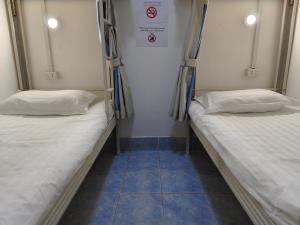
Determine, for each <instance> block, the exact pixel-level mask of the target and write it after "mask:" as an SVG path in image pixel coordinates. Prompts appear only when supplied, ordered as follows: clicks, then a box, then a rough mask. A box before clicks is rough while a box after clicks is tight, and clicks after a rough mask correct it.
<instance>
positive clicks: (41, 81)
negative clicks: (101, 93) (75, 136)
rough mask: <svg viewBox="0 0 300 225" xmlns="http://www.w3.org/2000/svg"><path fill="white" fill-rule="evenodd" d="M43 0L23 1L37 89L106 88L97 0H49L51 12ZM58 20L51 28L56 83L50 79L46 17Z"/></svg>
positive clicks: (29, 50)
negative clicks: (45, 28)
mask: <svg viewBox="0 0 300 225" xmlns="http://www.w3.org/2000/svg"><path fill="white" fill-rule="evenodd" d="M42 2H43V1H40V0H24V1H22V11H23V18H24V25H25V33H26V40H27V45H28V56H29V61H30V72H31V77H32V80H33V87H34V88H36V89H63V88H65V89H67V88H69V89H71V88H73V89H75V88H76V89H88V90H100V89H103V81H102V75H101V74H102V58H101V45H100V43H99V37H98V29H97V20H96V8H95V5H96V3H95V0H64V1H61V0H47V1H46V7H47V12H48V15H44V13H43V11H42ZM47 17H48V18H49V17H54V18H57V19H58V20H59V23H60V26H59V28H58V29H57V30H50V45H51V46H50V49H51V52H52V55H53V59H54V68H55V71H57V72H58V73H59V77H60V79H59V80H58V81H57V82H53V81H52V82H51V81H48V80H47V79H46V78H45V72H46V71H48V68H49V67H48V59H47V48H46V44H45V32H44V27H45V25H46V23H47V19H46V18H47Z"/></svg>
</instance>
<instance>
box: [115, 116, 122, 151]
mask: <svg viewBox="0 0 300 225" xmlns="http://www.w3.org/2000/svg"><path fill="white" fill-rule="evenodd" d="M116 147H117V154H118V155H119V154H120V153H121V143H120V132H119V121H118V120H117V126H116Z"/></svg>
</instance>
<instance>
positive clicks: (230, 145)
mask: <svg viewBox="0 0 300 225" xmlns="http://www.w3.org/2000/svg"><path fill="white" fill-rule="evenodd" d="M190 116H191V119H192V120H193V122H194V123H195V125H196V126H197V127H198V128H199V129H200V130H201V131H202V132H203V134H204V135H205V137H206V138H207V139H208V140H209V141H210V143H211V144H212V146H213V147H214V148H215V150H216V151H217V152H218V153H219V155H220V156H221V157H222V159H223V160H224V162H225V163H226V165H227V166H228V167H229V169H230V170H231V171H232V173H233V174H234V175H235V177H236V178H237V179H238V180H239V181H240V183H241V184H242V186H243V187H244V188H245V189H246V190H247V191H248V192H249V193H250V194H251V195H252V196H253V197H254V198H255V199H256V200H257V201H258V202H260V204H261V205H262V206H263V207H264V209H265V211H266V212H267V213H268V214H269V215H270V217H271V218H272V219H273V220H274V221H275V222H276V223H277V224H280V225H299V224H300V108H298V107H292V106H291V107H287V108H285V109H283V110H281V111H278V112H272V113H252V114H215V115H203V108H202V106H201V105H200V104H199V103H196V102H193V103H192V105H191V108H190Z"/></svg>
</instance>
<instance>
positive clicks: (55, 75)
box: [45, 72, 59, 81]
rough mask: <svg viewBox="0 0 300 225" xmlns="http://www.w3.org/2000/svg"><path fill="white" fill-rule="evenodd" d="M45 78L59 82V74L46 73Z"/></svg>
mask: <svg viewBox="0 0 300 225" xmlns="http://www.w3.org/2000/svg"><path fill="white" fill-rule="evenodd" d="M45 77H46V80H49V81H57V80H58V79H59V74H58V72H46V73H45Z"/></svg>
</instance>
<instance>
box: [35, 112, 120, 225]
mask: <svg viewBox="0 0 300 225" xmlns="http://www.w3.org/2000/svg"><path fill="white" fill-rule="evenodd" d="M115 127H116V120H115V118H114V117H113V118H112V119H111V120H110V121H109V122H108V126H107V128H106V130H105V132H104V133H103V134H102V135H101V137H100V138H99V139H98V141H97V143H96V145H95V146H94V149H93V151H92V152H91V154H90V155H89V156H88V157H87V158H86V159H85V161H84V163H83V165H82V166H81V167H80V168H79V169H78V171H77V172H76V173H75V175H74V176H73V177H72V178H71V179H70V181H69V182H68V185H67V186H66V187H65V189H64V191H63V193H62V194H61V195H60V197H59V198H58V200H57V201H56V203H55V204H54V206H53V207H52V208H51V209H50V210H49V211H48V213H47V214H46V215H45V216H44V217H43V219H42V221H41V222H40V224H43V225H56V224H58V222H59V220H60V219H61V217H62V216H63V214H64V212H65V211H66V209H67V208H68V206H69V204H70V202H71V201H72V199H73V197H74V195H75V194H76V192H77V190H78V188H79V187H80V185H81V183H82V182H83V180H84V178H85V177H86V175H87V174H88V172H89V170H90V168H91V167H92V165H93V163H94V162H95V160H96V158H97V157H98V155H99V153H100V152H101V150H102V148H103V146H104V144H105V142H106V141H107V139H108V138H109V136H110V134H111V133H112V132H113V130H114V128H115Z"/></svg>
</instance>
